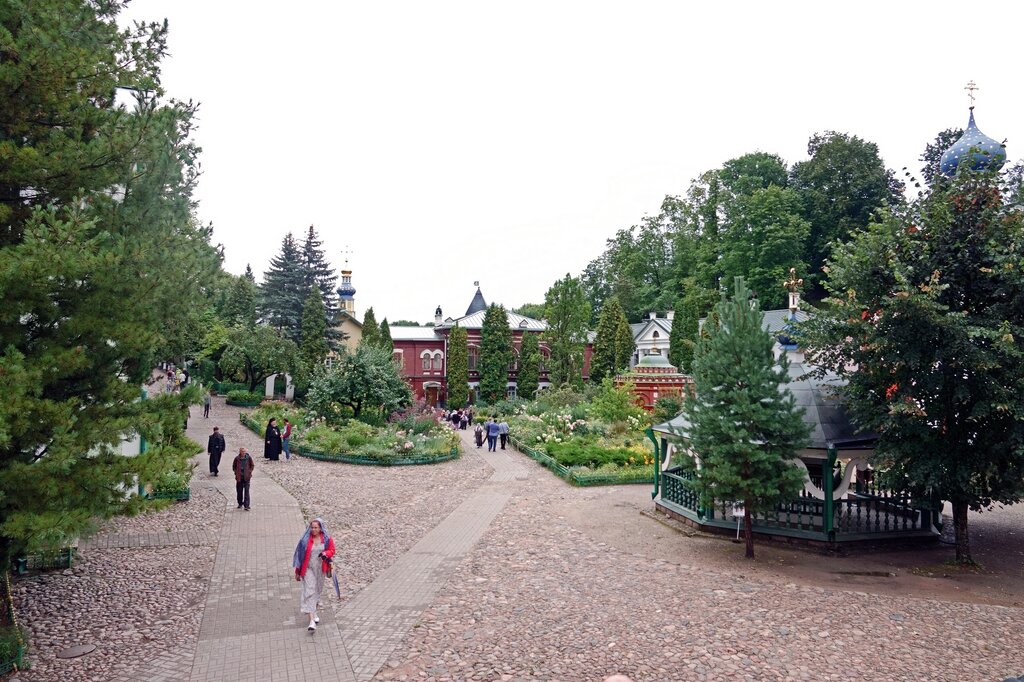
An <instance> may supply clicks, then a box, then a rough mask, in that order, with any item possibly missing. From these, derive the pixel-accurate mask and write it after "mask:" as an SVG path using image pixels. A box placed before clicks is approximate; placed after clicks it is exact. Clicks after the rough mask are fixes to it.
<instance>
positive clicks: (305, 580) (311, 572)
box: [292, 518, 338, 632]
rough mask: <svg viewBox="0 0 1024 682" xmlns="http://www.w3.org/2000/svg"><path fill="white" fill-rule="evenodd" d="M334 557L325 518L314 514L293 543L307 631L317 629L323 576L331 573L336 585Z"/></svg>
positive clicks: (296, 574)
mask: <svg viewBox="0 0 1024 682" xmlns="http://www.w3.org/2000/svg"><path fill="white" fill-rule="evenodd" d="M333 561H334V539H333V538H332V537H331V536H330V534H328V532H327V526H326V525H324V520H323V519H321V518H315V519H313V520H312V521H310V522H309V526H307V527H306V532H305V533H303V534H302V538H301V539H300V540H299V544H298V545H296V547H295V554H293V555H292V567H293V568H294V569H295V579H296V580H297V581H299V582H301V583H302V598H301V601H300V603H299V608H300V610H301V611H302V613H305V614H308V615H309V626H308V627H307V629H308V630H309V631H310V632H312V631H314V630H316V624H317V623H319V622H320V615H319V614H318V613H317V608H318V607H319V606H320V596H321V595H322V594H323V591H324V579H325V578H331V577H333V578H334V585H335V589H336V590H337V589H338V579H337V576H336V575H334V572H333V567H332V564H333Z"/></svg>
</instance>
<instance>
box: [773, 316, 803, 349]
mask: <svg viewBox="0 0 1024 682" xmlns="http://www.w3.org/2000/svg"><path fill="white" fill-rule="evenodd" d="M800 337H801V332H800V329H799V328H798V327H797V325H796V323H795V320H793V318H790V320H789V321H788V322H786V324H784V325H783V326H782V329H780V330H779V333H778V334H776V336H775V340H776V341H778V343H779V345H780V346H782V347H783V348H784V349H785V350H797V349H798V348H799V347H800Z"/></svg>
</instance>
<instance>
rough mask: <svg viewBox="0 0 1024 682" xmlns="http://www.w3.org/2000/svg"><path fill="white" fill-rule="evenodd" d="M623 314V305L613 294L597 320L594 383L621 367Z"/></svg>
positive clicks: (593, 366)
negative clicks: (620, 351) (620, 332)
mask: <svg viewBox="0 0 1024 682" xmlns="http://www.w3.org/2000/svg"><path fill="white" fill-rule="evenodd" d="M621 315H622V306H620V305H619V299H617V298H616V297H614V296H612V297H611V298H609V299H607V300H606V301H605V302H604V307H603V308H602V309H601V315H600V316H599V317H598V320H597V336H596V337H595V338H594V352H593V354H592V355H591V356H590V380H591V381H592V382H594V383H598V384H599V383H601V381H602V380H603V379H604V378H605V377H610V376H614V375H615V370H617V369H619V368H618V366H617V364H616V363H617V362H618V353H617V350H618V334H619V317H620V316H621Z"/></svg>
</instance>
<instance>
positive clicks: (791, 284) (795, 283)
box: [782, 268, 804, 294]
mask: <svg viewBox="0 0 1024 682" xmlns="http://www.w3.org/2000/svg"><path fill="white" fill-rule="evenodd" d="M803 285H804V281H803V280H802V279H797V278H796V268H790V269H789V279H788V280H786V281H785V282H783V283H782V286H784V287H786V290H787V291H789V293H791V294H795V293H796V292H798V291H800V287H802V286H803Z"/></svg>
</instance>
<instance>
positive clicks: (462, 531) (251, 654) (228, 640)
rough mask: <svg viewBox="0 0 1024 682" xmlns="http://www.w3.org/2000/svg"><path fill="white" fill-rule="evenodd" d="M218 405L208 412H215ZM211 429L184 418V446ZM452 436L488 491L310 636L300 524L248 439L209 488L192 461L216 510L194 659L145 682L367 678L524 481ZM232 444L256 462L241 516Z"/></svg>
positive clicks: (137, 538) (113, 541)
mask: <svg viewBox="0 0 1024 682" xmlns="http://www.w3.org/2000/svg"><path fill="white" fill-rule="evenodd" d="M218 406H219V405H217V404H215V410H214V412H215V413H216V412H217V411H219V410H217V407H218ZM214 416H216V415H214ZM212 423H213V421H212V420H202V419H193V420H192V423H190V435H191V436H192V437H193V438H195V439H197V440H200V439H201V440H202V441H203V442H205V438H204V437H202V435H203V434H202V433H200V431H203V432H205V430H207V429H208V428H209V425H210V424H212ZM193 430H195V431H196V432H195V433H192V431H193ZM460 435H461V436H462V437H463V441H464V443H463V446H464V451H465V453H466V454H465V455H464V456H469V457H482V458H483V460H484V461H485V462H487V463H488V464H490V465H491V467H492V468H493V470H494V473H493V474H492V476H491V478H490V480H489V481H488V482H487V483H486V484H485V485H484V486H482V487H481V488H479V489H478V490H477V491H476V492H474V493H473V494H471V495H470V496H469V497H467V498H466V499H465V500H464V501H463V502H462V503H461V504H460V505H459V506H458V507H457V508H456V509H455V511H453V512H452V513H451V514H450V515H449V516H448V517H447V518H445V519H444V520H442V521H441V522H440V523H439V524H438V525H437V526H435V527H434V528H433V530H431V531H430V532H428V533H427V534H426V535H425V536H424V537H423V538H421V539H420V540H419V542H417V543H416V544H415V546H413V547H412V548H411V549H410V550H409V551H408V552H406V553H405V554H404V555H402V556H401V557H400V558H399V559H398V560H397V561H396V562H395V563H394V564H393V565H392V566H390V567H389V568H388V569H387V570H385V571H384V572H383V573H382V574H381V575H379V576H378V577H377V578H376V580H374V582H373V583H371V584H370V585H369V586H367V587H366V588H364V589H363V590H361V591H360V592H358V593H357V594H356V595H355V596H354V597H353V598H352V599H351V600H349V601H348V602H346V603H345V604H344V605H342V606H341V607H340V608H339V609H337V617H335V616H334V615H333V614H332V610H331V609H329V608H325V609H323V611H322V612H321V613H320V616H321V623H320V626H319V628H318V630H317V632H316V633H315V634H312V635H311V634H309V633H308V632H307V631H306V629H305V628H304V627H302V625H303V623H301V622H299V621H300V618H301V614H300V613H299V612H298V602H299V592H300V588H299V583H297V582H296V581H295V580H294V577H293V573H292V570H291V555H292V552H293V550H294V547H295V542H296V541H297V539H298V537H299V536H300V535H301V533H302V531H303V529H304V528H305V519H304V517H303V514H302V510H301V509H300V507H299V504H298V502H297V501H296V500H295V498H294V497H292V496H291V494H289V493H288V491H287V490H285V489H284V488H283V487H281V486H280V485H279V484H278V483H276V482H275V481H274V480H273V479H272V478H271V477H270V476H269V475H267V473H266V471H267V467H269V466H274V465H273V464H270V463H266V462H265V461H264V460H263V459H262V457H261V456H260V453H261V452H262V444H261V442H260V440H259V439H258V437H256V436H255V435H254V434H249V438H248V439H246V438H245V437H244V435H243V436H242V438H241V442H239V440H240V439H239V438H238V437H237V436H236V437H235V439H234V443H233V444H232V445H233V447H232V448H231V450H232V452H230V453H225V458H224V461H223V462H222V465H221V475H220V476H219V477H216V478H206V477H205V476H204V475H203V473H202V471H203V466H204V465H205V459H206V458H205V455H200V457H199V460H200V463H201V466H200V468H199V470H198V471H199V472H200V473H199V474H198V475H197V480H198V482H199V484H200V485H206V486H209V487H211V488H214V489H216V490H217V491H218V492H219V493H220V494H221V495H223V497H224V501H225V502H224V504H225V511H224V522H223V525H222V527H221V528H220V531H219V533H218V534H217V535H218V536H219V541H218V542H217V543H216V544H217V554H216V559H215V562H214V569H213V576H212V578H211V581H210V585H209V589H208V591H207V597H206V605H205V609H204V611H203V620H202V626H201V629H200V633H199V638H198V643H197V645H196V647H195V650H194V651H193V652H181V651H176V652H168V653H167V654H164V655H163V656H161V657H158V658H157V659H156V660H153V661H150V662H149V663H148V664H147V665H148V666H149V667H148V671H149V674H148V675H147V676H148V677H149V679H150V680H151V681H162V680H168V681H169V680H182V679H189V680H192V681H194V682H199V681H212V680H223V681H225V682H242V681H245V680H270V681H274V680H287V681H289V682H294V681H296V680H308V681H317V680H342V681H344V680H369V679H371V678H372V677H373V676H374V675H375V674H376V673H377V672H378V670H380V668H381V667H382V666H383V665H384V664H385V663H386V661H387V660H388V658H389V657H390V656H392V655H393V654H395V650H396V648H397V647H398V646H399V644H400V643H401V642H402V641H403V640H404V639H405V638H406V637H407V636H408V635H409V634H410V632H411V631H412V629H413V627H414V626H415V625H416V624H417V623H418V622H419V619H420V617H421V615H422V613H423V612H424V610H425V609H427V608H428V607H429V606H430V604H431V603H432V602H433V600H434V597H435V595H436V594H437V592H438V590H439V589H441V587H442V586H443V585H444V583H445V581H446V580H447V579H448V577H449V576H450V575H451V574H452V572H453V571H454V569H455V568H456V567H457V566H458V564H459V563H460V562H461V561H462V559H463V558H464V557H465V556H466V554H467V553H468V552H469V551H470V550H471V549H472V548H473V546H474V545H475V544H476V543H477V541H478V540H479V539H480V538H481V536H482V535H483V534H484V532H485V531H486V530H487V527H488V526H489V525H490V523H491V521H492V520H493V519H494V517H495V516H497V514H498V513H499V512H500V511H501V510H502V509H503V508H504V506H505V504H506V502H507V501H508V500H509V498H510V496H511V494H512V493H511V490H509V489H507V488H508V485H509V484H512V485H515V482H516V481H520V480H523V479H526V478H527V476H528V469H527V468H526V467H525V466H524V465H523V463H522V462H521V461H519V460H518V459H517V458H515V457H514V456H513V455H512V451H504V452H503V451H498V452H494V453H488V452H486V451H484V450H482V449H481V450H480V451H477V450H476V448H475V446H474V445H472V444H471V443H470V436H469V432H462V433H460ZM238 445H243V446H245V447H247V448H248V450H249V452H250V453H254V454H255V459H256V470H255V472H254V476H253V481H252V484H251V487H252V500H253V503H252V510H251V511H248V512H247V511H245V510H243V509H238V508H237V505H236V504H235V490H234V478H233V477H232V475H231V472H230V469H229V466H230V460H231V457H233V454H234V451H235V448H237V446H238ZM200 477H202V478H200ZM194 484H195V483H194ZM101 542H102V543H103V546H104V547H113V546H125V547H136V546H171V545H175V544H192V543H198V544H204V543H208V542H209V537H208V536H207V534H205V533H202V532H194V531H179V532H171V533H151V534H147V535H127V534H126V535H121V534H112V535H109V536H106V537H104V538H103V539H102V541H101ZM327 589H330V587H328V588H327ZM339 623H340V624H341V625H339Z"/></svg>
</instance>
